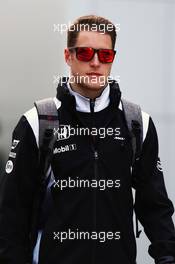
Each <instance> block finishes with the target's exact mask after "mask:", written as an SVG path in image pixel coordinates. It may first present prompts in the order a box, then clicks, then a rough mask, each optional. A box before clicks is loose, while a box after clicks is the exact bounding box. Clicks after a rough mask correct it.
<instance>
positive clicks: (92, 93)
mask: <svg viewBox="0 0 175 264" xmlns="http://www.w3.org/2000/svg"><path fill="white" fill-rule="evenodd" d="M69 84H70V87H71V89H72V90H73V91H74V92H76V93H79V94H80V95H82V96H85V97H87V98H90V99H95V98H97V97H99V96H100V95H101V93H102V92H103V90H104V89H105V88H106V86H107V84H106V85H105V86H102V87H100V89H98V90H95V89H94V90H93V89H89V88H86V87H83V86H81V87H80V86H79V85H78V84H76V83H69Z"/></svg>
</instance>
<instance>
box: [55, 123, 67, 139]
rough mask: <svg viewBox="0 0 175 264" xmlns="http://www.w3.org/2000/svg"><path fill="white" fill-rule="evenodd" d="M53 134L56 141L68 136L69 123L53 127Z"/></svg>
mask: <svg viewBox="0 0 175 264" xmlns="http://www.w3.org/2000/svg"><path fill="white" fill-rule="evenodd" d="M53 133H54V136H55V135H56V139H57V141H59V140H64V139H68V138H69V137H70V126H69V125H64V126H62V125H60V127H59V128H57V129H56V128H54V131H53Z"/></svg>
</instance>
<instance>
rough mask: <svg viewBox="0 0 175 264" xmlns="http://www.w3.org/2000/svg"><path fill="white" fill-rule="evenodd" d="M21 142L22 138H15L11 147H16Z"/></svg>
mask: <svg viewBox="0 0 175 264" xmlns="http://www.w3.org/2000/svg"><path fill="white" fill-rule="evenodd" d="M19 142H20V140H17V139H14V140H13V142H12V148H11V149H15V148H16V147H17V145H18V143H19Z"/></svg>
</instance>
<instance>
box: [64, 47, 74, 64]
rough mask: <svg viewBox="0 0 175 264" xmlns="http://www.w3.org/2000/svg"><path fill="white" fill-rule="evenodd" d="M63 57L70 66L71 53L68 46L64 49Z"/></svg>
mask: <svg viewBox="0 0 175 264" xmlns="http://www.w3.org/2000/svg"><path fill="white" fill-rule="evenodd" d="M64 58H65V61H66V63H67V64H68V65H69V66H71V65H72V53H71V52H70V51H69V49H68V48H66V49H65V50H64Z"/></svg>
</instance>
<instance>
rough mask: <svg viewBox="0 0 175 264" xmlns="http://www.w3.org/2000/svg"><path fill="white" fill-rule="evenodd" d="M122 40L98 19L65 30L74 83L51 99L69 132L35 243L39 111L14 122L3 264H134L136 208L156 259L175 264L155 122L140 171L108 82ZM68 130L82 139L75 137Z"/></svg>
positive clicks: (148, 127) (56, 155)
mask: <svg viewBox="0 0 175 264" xmlns="http://www.w3.org/2000/svg"><path fill="white" fill-rule="evenodd" d="M80 25H82V27H81V29H80V27H79V26H80ZM83 25H84V29H85V30H84V29H83ZM101 25H105V26H104V28H105V34H102V32H101V31H100V28H101V27H100V26H101ZM111 25H112V27H111ZM95 26H96V28H97V30H94V28H95ZM103 33H104V32H103ZM115 40H116V30H115V26H114V25H113V24H112V23H111V22H110V21H108V20H107V19H105V18H102V17H97V16H85V17H81V18H79V19H77V21H75V23H74V25H72V27H71V28H70V29H69V31H68V40H67V48H66V49H65V60H66V63H67V64H68V65H69V67H70V78H69V79H62V80H61V81H60V83H59V85H58V89H57V95H56V98H54V101H55V104H56V106H57V111H58V116H59V124H60V127H62V128H63V127H64V130H63V133H62V134H60V133H59V132H58V130H56V129H55V131H54V134H55V135H56V137H57V140H56V142H55V144H54V148H53V156H52V160H51V173H48V175H50V176H48V178H47V179H48V180H47V181H48V189H47V190H48V191H47V196H46V197H47V199H46V200H47V202H44V201H43V204H44V206H43V207H42V208H43V209H42V210H41V213H40V215H39V221H38V222H37V223H38V225H37V241H36V243H35V244H34V245H33V247H32V246H31V240H32V239H33V237H32V236H33V233H32V232H31V229H32V228H31V227H32V226H33V222H32V220H33V208H34V205H35V203H36V197H37V193H38V190H39V188H40V186H39V180H38V175H39V168H38V159H39V148H38V146H39V136H38V135H39V124H38V114H37V110H36V108H35V107H34V108H32V109H31V110H30V111H28V112H27V113H25V114H24V115H23V116H22V117H21V119H20V121H19V123H18V124H17V126H16V128H15V130H14V132H13V143H12V149H11V152H10V155H9V159H8V162H7V165H6V173H5V175H4V178H3V183H2V185H1V190H0V191H1V200H0V263H3V264H24V263H31V262H32V261H33V263H38V264H57V263H59V264H77V263H83V264H97V263H100V264H106V263H110V264H114V263H115V264H116V263H124V264H135V263H136V241H135V235H134V230H133V207H134V208H135V211H136V214H137V217H138V219H139V220H140V222H141V223H142V225H143V226H144V230H145V233H146V235H147V236H148V238H149V239H150V241H151V245H150V247H149V254H150V255H151V256H152V257H153V258H154V259H155V263H158V264H168V263H175V229H174V225H173V222H172V214H173V212H174V208H173V205H172V202H171V201H170V200H169V198H168V196H167V192H166V188H165V184H164V179H163V173H162V168H161V163H160V159H159V156H158V139H157V134H156V129H155V126H154V124H153V121H152V119H151V117H150V116H149V115H148V114H146V113H144V112H142V118H143V145H142V151H141V154H140V156H139V160H138V161H135V163H134V165H133V148H132V142H131V136H130V133H129V130H128V128H127V124H126V120H125V116H124V112H123V108H122V104H121V91H120V89H119V86H118V84H117V83H116V82H115V81H111V82H109V80H110V79H109V78H108V77H109V76H110V72H111V67H112V63H113V60H114V57H115V51H114V47H115ZM102 80H103V84H102ZM62 81H64V84H62V83H61V82H62ZM68 127H69V129H70V128H71V131H74V132H76V133H71V134H70V133H68V131H67V128H68ZM82 131H83V132H84V134H82ZM69 132H70V130H69ZM80 132H81V133H80ZM85 132H86V133H85ZM102 132H103V133H102ZM49 172H50V170H49ZM133 174H134V175H135V177H136V182H135V183H134V182H133ZM132 187H134V188H135V189H136V198H135V204H134V202H133V197H132ZM49 197H50V199H49ZM48 201H49V202H48ZM46 205H47V209H46V207H45V206H46ZM32 259H33V260H32Z"/></svg>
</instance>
